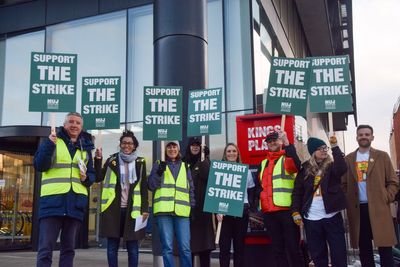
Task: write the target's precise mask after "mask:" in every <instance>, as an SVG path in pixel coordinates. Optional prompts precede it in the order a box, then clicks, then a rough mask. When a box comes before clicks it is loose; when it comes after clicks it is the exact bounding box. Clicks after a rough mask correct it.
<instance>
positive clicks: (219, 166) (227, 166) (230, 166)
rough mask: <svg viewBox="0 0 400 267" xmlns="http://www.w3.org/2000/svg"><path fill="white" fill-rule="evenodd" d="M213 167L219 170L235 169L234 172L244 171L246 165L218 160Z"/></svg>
mask: <svg viewBox="0 0 400 267" xmlns="http://www.w3.org/2000/svg"><path fill="white" fill-rule="evenodd" d="M213 168H214V169H219V170H227V171H234V172H244V171H245V170H246V166H243V165H237V164H232V163H228V162H218V161H213Z"/></svg>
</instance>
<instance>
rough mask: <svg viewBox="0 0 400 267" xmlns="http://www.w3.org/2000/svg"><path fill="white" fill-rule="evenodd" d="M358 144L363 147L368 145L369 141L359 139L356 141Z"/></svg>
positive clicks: (369, 144)
mask: <svg viewBox="0 0 400 267" xmlns="http://www.w3.org/2000/svg"><path fill="white" fill-rule="evenodd" d="M365 141H366V143H365ZM358 146H360V147H364V148H367V147H370V146H371V141H369V140H366V139H361V140H359V141H358Z"/></svg>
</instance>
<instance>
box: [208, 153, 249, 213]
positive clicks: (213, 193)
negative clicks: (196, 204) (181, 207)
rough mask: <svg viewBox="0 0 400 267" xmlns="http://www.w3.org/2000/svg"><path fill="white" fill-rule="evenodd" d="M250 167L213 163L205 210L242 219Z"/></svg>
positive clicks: (221, 162)
mask: <svg viewBox="0 0 400 267" xmlns="http://www.w3.org/2000/svg"><path fill="white" fill-rule="evenodd" d="M248 169H249V168H248V166H247V165H244V164H239V163H234V162H228V161H217V160H213V161H211V168H210V172H209V176H208V183H207V191H206V195H205V201H204V207H203V210H204V211H207V212H211V213H220V214H225V215H231V216H237V217H242V215H243V204H244V197H245V190H246V184H247V183H246V181H247V176H248Z"/></svg>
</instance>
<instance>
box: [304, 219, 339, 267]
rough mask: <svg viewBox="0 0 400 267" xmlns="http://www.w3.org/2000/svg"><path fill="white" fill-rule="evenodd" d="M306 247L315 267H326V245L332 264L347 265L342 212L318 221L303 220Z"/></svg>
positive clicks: (327, 259)
mask: <svg viewBox="0 0 400 267" xmlns="http://www.w3.org/2000/svg"><path fill="white" fill-rule="evenodd" d="M304 227H305V230H306V236H307V244H308V249H309V250H310V254H311V258H312V260H313V261H314V264H315V267H328V263H329V258H328V246H327V243H328V244H329V251H330V255H331V261H332V266H335V267H347V250H346V239H345V237H344V226H343V218H342V214H341V213H340V212H339V213H338V214H336V215H335V216H333V217H331V218H326V219H321V220H318V221H311V220H307V219H305V220H304Z"/></svg>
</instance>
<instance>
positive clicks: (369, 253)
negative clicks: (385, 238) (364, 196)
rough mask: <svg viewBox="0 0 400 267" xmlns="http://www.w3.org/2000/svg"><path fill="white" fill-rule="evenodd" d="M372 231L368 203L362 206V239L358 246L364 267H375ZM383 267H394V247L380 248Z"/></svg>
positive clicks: (359, 240)
mask: <svg viewBox="0 0 400 267" xmlns="http://www.w3.org/2000/svg"><path fill="white" fill-rule="evenodd" d="M372 239H373V236H372V229H371V222H370V220H369V211H368V203H363V204H360V237H359V239H358V246H359V249H360V261H361V265H362V266H363V267H372V266H375V261H374V251H373V248H372ZM378 251H379V256H380V259H381V266H382V267H393V266H394V260H393V251H392V247H378Z"/></svg>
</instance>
